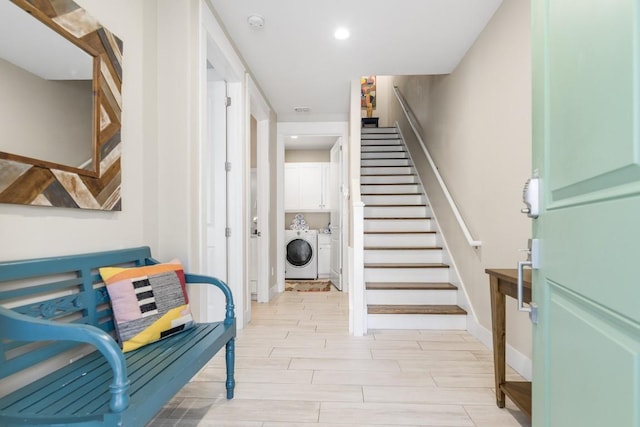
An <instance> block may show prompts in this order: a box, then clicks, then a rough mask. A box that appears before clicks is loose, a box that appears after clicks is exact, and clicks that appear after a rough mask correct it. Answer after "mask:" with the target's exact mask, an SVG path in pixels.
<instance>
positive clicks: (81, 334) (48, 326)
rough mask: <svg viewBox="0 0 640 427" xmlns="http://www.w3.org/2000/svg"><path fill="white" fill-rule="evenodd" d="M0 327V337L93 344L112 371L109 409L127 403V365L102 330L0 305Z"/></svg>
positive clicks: (117, 409) (31, 340)
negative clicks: (29, 314)
mask: <svg viewBox="0 0 640 427" xmlns="http://www.w3.org/2000/svg"><path fill="white" fill-rule="evenodd" d="M0 330H1V331H2V338H3V339H10V340H14V341H25V342H33V341H51V340H55V341H74V342H80V343H86V344H90V345H92V346H94V347H95V348H96V349H97V350H98V351H99V352H100V353H102V355H103V356H104V357H105V359H107V361H108V362H109V365H111V370H112V371H113V383H112V384H111V385H110V386H109V389H110V391H111V402H110V404H109V407H110V408H111V410H112V411H113V412H122V411H124V410H125V409H126V408H127V406H129V395H128V393H127V389H128V388H129V380H128V378H127V365H126V362H125V359H124V356H123V354H122V350H120V347H118V344H116V342H115V340H114V339H113V338H111V336H110V335H109V334H107V333H106V332H104V331H103V330H101V329H99V328H96V327H95V326H91V325H81V324H70V323H61V322H55V321H51V320H45V319H38V318H34V317H30V316H25V315H23V314H20V313H16V312H15V311H12V310H9V309H7V308H4V307H0Z"/></svg>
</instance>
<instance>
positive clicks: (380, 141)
mask: <svg viewBox="0 0 640 427" xmlns="http://www.w3.org/2000/svg"><path fill="white" fill-rule="evenodd" d="M372 145H400V146H404V144H402V140H401V139H396V138H394V136H393V135H389V136H387V137H385V138H371V139H363V140H362V141H360V146H361V147H370V146H372Z"/></svg>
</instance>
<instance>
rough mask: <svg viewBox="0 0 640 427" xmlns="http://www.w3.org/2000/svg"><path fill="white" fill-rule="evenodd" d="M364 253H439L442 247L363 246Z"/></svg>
mask: <svg viewBox="0 0 640 427" xmlns="http://www.w3.org/2000/svg"><path fill="white" fill-rule="evenodd" d="M364 250H366V251H440V250H442V246H392V247H388V246H365V247H364Z"/></svg>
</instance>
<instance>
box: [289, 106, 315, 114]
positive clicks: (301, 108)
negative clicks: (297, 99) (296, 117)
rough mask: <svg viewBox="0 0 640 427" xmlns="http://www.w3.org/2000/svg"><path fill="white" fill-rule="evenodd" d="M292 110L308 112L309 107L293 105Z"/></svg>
mask: <svg viewBox="0 0 640 427" xmlns="http://www.w3.org/2000/svg"><path fill="white" fill-rule="evenodd" d="M293 111H295V112H296V113H308V112H309V111H311V108H309V107H294V109H293Z"/></svg>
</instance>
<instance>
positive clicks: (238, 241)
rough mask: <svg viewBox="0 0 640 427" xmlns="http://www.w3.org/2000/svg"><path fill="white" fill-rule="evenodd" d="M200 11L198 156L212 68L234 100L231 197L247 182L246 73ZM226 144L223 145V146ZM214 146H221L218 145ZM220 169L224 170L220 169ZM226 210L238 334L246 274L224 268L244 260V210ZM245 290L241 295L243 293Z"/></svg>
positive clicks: (242, 206)
mask: <svg viewBox="0 0 640 427" xmlns="http://www.w3.org/2000/svg"><path fill="white" fill-rule="evenodd" d="M198 6H199V9H198V11H199V23H200V25H199V34H198V40H199V49H198V67H199V70H200V78H199V81H198V93H199V94H200V102H199V112H198V113H199V115H200V126H199V141H200V147H199V150H200V152H201V153H202V151H203V149H204V144H206V143H207V113H208V111H207V69H208V68H210V66H212V67H213V68H214V69H215V70H216V72H217V74H218V75H219V76H220V78H222V79H224V80H225V81H226V82H227V96H229V97H231V98H232V99H233V102H232V103H231V105H230V106H229V107H228V108H227V138H226V140H227V141H229V142H230V143H229V144H228V152H227V159H228V161H229V162H231V164H232V165H236V167H235V168H232V169H231V171H230V172H229V173H228V174H227V181H228V186H227V191H228V192H230V194H243V192H244V190H245V187H246V186H245V183H246V182H247V181H248V179H247V178H246V177H245V172H246V174H248V173H249V171H247V170H246V169H247V168H246V167H245V159H246V152H247V150H246V149H245V145H246V143H247V142H246V139H247V132H246V126H250V124H248V123H246V122H247V117H248V115H247V114H246V111H247V109H246V108H247V107H246V106H247V103H246V100H245V96H244V95H245V94H246V82H245V74H246V70H245V68H244V65H243V63H242V61H241V60H240V58H239V57H238V56H237V54H236V52H235V49H234V48H233V46H232V44H231V43H230V41H229V39H228V38H227V37H226V35H225V33H224V30H223V29H222V27H221V26H220V24H219V23H218V21H217V20H216V18H215V16H214V14H213V12H212V11H211V9H210V8H209V6H208V3H207V2H206V1H204V0H200V1H199V2H198ZM224 142H225V143H226V141H224ZM217 143H222V141H218V142H217ZM206 166H207V165H202V166H201V169H200V171H199V174H198V177H197V179H198V180H199V187H200V189H201V190H200V194H199V196H200V199H201V200H202V196H203V195H202V191H204V190H203V189H204V188H205V186H204V180H205V179H207V178H206V177H207V175H208V174H207V171H206ZM222 167H224V165H222ZM228 199H229V200H228V203H227V210H228V212H229V214H228V222H227V226H228V227H229V228H230V229H231V231H232V233H231V236H230V237H229V238H228V239H227V260H228V261H227V266H228V268H227V283H228V285H229V287H230V288H231V291H232V293H233V295H235V302H236V306H237V309H236V318H237V325H238V328H239V329H242V328H243V327H244V325H245V324H246V323H247V322H248V321H249V319H250V318H251V304H246V302H245V299H244V296H245V295H246V294H247V292H249V289H248V281H247V280H245V278H246V277H247V276H248V273H247V270H246V268H229V267H232V265H230V263H229V260H234V259H238V260H240V259H246V257H245V254H246V250H247V247H248V244H247V241H246V239H245V237H248V236H247V234H248V233H246V232H245V223H244V218H245V212H246V211H247V204H246V200H245V199H244V198H228ZM199 206H200V212H198V215H199V224H198V227H197V228H198V235H199V236H206V223H203V221H202V218H203V212H202V209H203V204H202V203H199ZM206 246H207V245H206V239H205V238H201V239H200V244H199V247H198V250H199V253H198V254H197V258H198V259H199V261H200V262H199V264H200V268H203V266H205V265H206V262H204V261H205V260H204V257H205V256H206ZM245 288H246V289H245Z"/></svg>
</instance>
